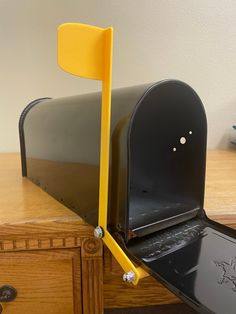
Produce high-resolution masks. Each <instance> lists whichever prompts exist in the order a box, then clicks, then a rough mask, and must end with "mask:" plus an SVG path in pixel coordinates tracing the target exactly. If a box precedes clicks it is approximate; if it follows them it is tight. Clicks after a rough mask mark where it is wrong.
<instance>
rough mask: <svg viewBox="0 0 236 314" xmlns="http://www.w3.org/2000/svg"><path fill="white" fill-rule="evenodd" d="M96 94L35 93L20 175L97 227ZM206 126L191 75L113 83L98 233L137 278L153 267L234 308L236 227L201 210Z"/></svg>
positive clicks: (26, 114)
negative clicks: (37, 95) (189, 80)
mask: <svg viewBox="0 0 236 314" xmlns="http://www.w3.org/2000/svg"><path fill="white" fill-rule="evenodd" d="M108 98H109V97H108ZM101 101H102V98H101V93H94V94H87V95H81V96H74V97H67V98H62V99H55V100H53V99H41V100H38V101H35V102H33V103H31V104H30V105H29V106H28V107H26V109H25V110H24V111H23V113H22V116H21V119H20V140H21V157H22V171H23V175H24V176H27V177H28V178H29V179H30V180H32V181H33V182H35V183H36V184H38V185H40V186H41V187H42V188H44V189H45V190H46V191H47V192H48V193H50V194H51V195H52V196H54V197H55V198H56V199H58V200H59V201H60V202H62V203H64V204H65V205H66V206H68V207H69V208H71V209H72V210H74V211H75V212H77V213H78V214H79V215H80V216H82V217H84V219H85V220H86V221H88V222H89V223H90V224H92V225H94V226H95V227H96V226H97V225H98V224H99V223H100V221H101V220H99V215H101V208H100V207H99V201H100V197H101V196H100V197H99V189H100V193H101V176H102V175H103V172H102V171H101V161H100V153H101V150H100V129H101V127H102V128H104V125H103V122H102V124H101V123H100V116H101ZM103 118H104V117H103ZM103 131H104V130H103ZM105 131H106V132H105V133H106V134H109V132H108V131H109V123H108V124H107V125H106V126H105ZM206 136H207V122H206V116H205V111H204V108H203V105H202V102H201V100H200V98H199V97H198V95H197V94H196V92H195V91H194V90H193V89H192V88H191V87H190V86H188V85H187V84H185V83H183V82H180V81H175V80H168V81H162V82H159V83H155V84H149V85H141V86H135V87H130V88H123V89H118V90H114V91H113V93H112V115H111V136H110V137H109V139H110V140H109V143H110V148H111V154H110V159H109V160H108V162H109V164H107V171H108V170H109V171H108V172H109V185H108V187H107V190H106V193H107V202H108V206H107V209H108V213H107V212H106V211H105V212H103V215H105V217H104V221H103V222H104V224H105V225H107V230H104V231H105V235H104V234H103V236H104V238H105V239H106V241H104V242H105V243H106V244H107V245H108V247H109V248H110V249H111V251H112V253H113V254H114V256H115V257H116V258H117V260H118V262H119V263H120V264H121V265H122V267H123V268H124V270H125V271H128V270H133V271H134V272H135V274H134V275H137V276H139V278H138V279H140V278H141V277H144V276H145V271H146V272H148V273H150V274H151V275H153V276H154V277H155V278H157V279H158V280H160V281H161V282H162V283H163V284H164V285H165V286H167V287H168V288H169V289H170V290H171V291H172V292H174V293H175V294H177V295H178V296H179V297H180V298H182V299H183V300H184V301H185V302H187V303H188V304H189V305H191V306H192V307H193V308H194V309H196V310H197V311H198V312H199V313H219V314H223V313H225V314H235V312H236V231H235V230H233V229H230V228H228V227H226V226H223V225H220V224H218V223H216V222H214V221H212V220H210V219H208V218H207V216H206V213H205V211H204V186H205V163H206ZM104 143H105V142H104ZM103 145H104V144H103ZM101 147H103V146H101ZM106 153H108V156H109V149H106ZM104 165H105V164H104ZM107 179H108V177H107ZM104 199H106V197H105V198H104ZM98 209H99V212H98ZM135 263H136V264H138V265H140V266H141V268H139V270H138V271H137V272H136V268H134V267H135V266H133V265H135ZM129 267H131V269H129ZM132 267H133V268H132ZM137 269H138V268H137ZM144 270H145V271H144ZM136 279H137V278H136ZM137 282H138V280H136V282H135V283H137Z"/></svg>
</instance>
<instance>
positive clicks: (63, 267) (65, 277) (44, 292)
mask: <svg viewBox="0 0 236 314" xmlns="http://www.w3.org/2000/svg"><path fill="white" fill-rule="evenodd" d="M3 285H11V286H13V287H14V288H15V289H16V290H17V297H16V298H15V300H13V301H12V302H9V303H6V302H3V303H2V307H3V311H2V313H4V314H20V313H22V314H23V313H24V314H31V313H34V314H44V313H47V314H54V313H55V314H65V313H66V314H74V313H75V314H78V313H79V314H80V313H82V311H81V291H80V289H81V288H80V286H81V283H80V250H79V249H64V250H51V251H30V252H14V253H13V252H11V253H0V287H1V286H3Z"/></svg>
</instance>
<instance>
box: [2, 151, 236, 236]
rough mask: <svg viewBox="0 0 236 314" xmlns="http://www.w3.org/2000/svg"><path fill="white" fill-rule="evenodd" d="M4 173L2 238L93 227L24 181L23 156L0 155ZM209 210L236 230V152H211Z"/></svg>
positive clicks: (210, 214) (208, 159)
mask: <svg viewBox="0 0 236 314" xmlns="http://www.w3.org/2000/svg"><path fill="white" fill-rule="evenodd" d="M0 173H1V176H0V235H2V234H4V233H5V232H9V228H10V229H11V232H13V233H14V232H16V233H17V234H18V233H19V232H25V227H27V231H28V232H31V231H32V230H33V229H34V230H36V229H37V228H36V227H37V226H41V227H42V226H44V227H45V226H47V228H49V229H50V230H51V229H52V228H54V227H57V228H58V227H60V228H62V229H63V228H65V229H67V228H69V229H71V228H72V229H73V228H77V230H78V227H79V226H80V228H90V227H89V226H88V225H87V224H86V223H85V222H84V221H83V220H82V219H81V218H80V217H79V216H78V215H76V214H75V213H73V212H72V211H71V210H69V209H68V208H66V207H65V206H64V205H62V204H60V203H59V202H58V201H56V200H55V199H53V198H52V197H51V196H50V195H48V194H47V193H46V192H44V191H43V190H41V189H40V188H39V187H38V186H36V185H35V184H33V183H32V182H30V181H29V180H28V179H27V178H22V176H21V165H20V155H19V154H17V153H2V154H0ZM205 209H206V212H207V215H208V216H209V217H211V218H213V219H216V220H218V221H220V222H222V223H225V224H228V225H231V226H234V227H236V150H229V151H223V150H213V151H208V157H207V176H206V190H205ZM55 223H56V224H55ZM54 225H55V226H54ZM22 226H24V228H23V229H22V228H21V227H22ZM13 227H14V228H13ZM35 228H36V229H35ZM72 229H71V230H72Z"/></svg>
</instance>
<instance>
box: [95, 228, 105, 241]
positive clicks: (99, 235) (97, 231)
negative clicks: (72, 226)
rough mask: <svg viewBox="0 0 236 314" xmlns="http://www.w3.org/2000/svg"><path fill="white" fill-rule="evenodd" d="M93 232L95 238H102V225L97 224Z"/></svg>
mask: <svg viewBox="0 0 236 314" xmlns="http://www.w3.org/2000/svg"><path fill="white" fill-rule="evenodd" d="M93 234H94V236H95V238H99V239H101V238H103V236H104V232H103V229H102V227H99V226H97V227H96V228H95V229H94V231H93Z"/></svg>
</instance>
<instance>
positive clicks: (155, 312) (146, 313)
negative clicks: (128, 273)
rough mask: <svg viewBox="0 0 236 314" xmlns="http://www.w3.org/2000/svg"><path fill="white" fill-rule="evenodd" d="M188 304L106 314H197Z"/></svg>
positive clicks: (115, 311)
mask: <svg viewBox="0 0 236 314" xmlns="http://www.w3.org/2000/svg"><path fill="white" fill-rule="evenodd" d="M196 313H197V312H196V311H194V310H193V309H191V308H190V307H189V306H188V305H186V304H168V305H159V306H148V307H139V308H135V307H134V308H129V309H109V310H108V309H107V310H105V314H196Z"/></svg>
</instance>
